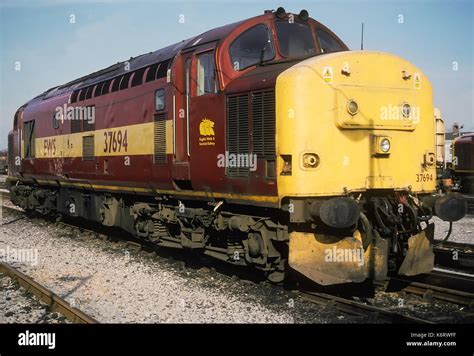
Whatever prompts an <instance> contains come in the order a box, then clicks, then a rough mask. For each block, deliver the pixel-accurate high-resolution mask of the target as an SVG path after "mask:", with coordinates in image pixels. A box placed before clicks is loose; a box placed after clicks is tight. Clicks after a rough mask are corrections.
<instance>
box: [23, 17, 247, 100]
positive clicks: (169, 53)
mask: <svg viewBox="0 0 474 356" xmlns="http://www.w3.org/2000/svg"><path fill="white" fill-rule="evenodd" d="M244 21H246V20H243V21H239V22H235V23H232V24H228V25H225V26H221V27H216V28H213V29H211V30H209V31H206V32H204V33H202V34H200V35H197V36H194V37H191V38H188V39H187V40H183V41H181V42H178V43H175V44H172V45H169V46H167V47H164V48H161V49H159V50H156V51H154V52H149V53H145V54H142V55H139V56H137V57H130V59H128V60H125V61H122V62H117V63H116V64H113V65H111V66H109V67H107V68H104V69H101V70H99V71H97V72H94V73H91V74H88V75H85V76H83V77H80V78H78V79H75V80H72V81H70V82H68V83H66V84H63V85H59V86H56V87H53V88H51V89H48V90H46V91H45V92H43V93H42V94H40V95H38V96H36V97H35V98H33V99H32V100H30V101H28V102H27V103H26V104H25V106H26V105H28V104H32V103H33V102H36V101H40V100H44V99H49V98H52V97H55V96H57V95H61V94H65V93H68V92H70V91H72V90H74V89H77V88H81V87H85V86H88V85H91V84H95V83H98V82H101V81H103V80H107V79H112V78H114V77H116V76H119V75H122V74H124V73H126V72H131V71H134V70H136V69H139V68H143V67H147V66H149V65H151V64H155V63H158V62H163V61H166V60H169V59H172V58H174V57H175V56H176V54H178V53H179V51H181V50H185V49H189V48H192V47H194V46H195V45H197V43H196V41H197V40H199V45H201V44H204V43H210V42H215V41H219V40H220V39H222V38H224V37H225V36H227V35H228V34H229V33H230V32H231V31H232V30H234V29H235V28H236V27H237V26H238V25H240V24H241V23H243V22H244ZM127 62H128V63H129V65H130V68H129V70H126V69H125V63H127Z"/></svg>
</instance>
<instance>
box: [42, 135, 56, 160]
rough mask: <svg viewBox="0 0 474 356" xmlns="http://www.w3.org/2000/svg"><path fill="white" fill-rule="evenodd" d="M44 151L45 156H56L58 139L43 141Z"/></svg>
mask: <svg viewBox="0 0 474 356" xmlns="http://www.w3.org/2000/svg"><path fill="white" fill-rule="evenodd" d="M43 149H44V155H45V156H54V155H56V139H55V138H48V139H45V140H43Z"/></svg>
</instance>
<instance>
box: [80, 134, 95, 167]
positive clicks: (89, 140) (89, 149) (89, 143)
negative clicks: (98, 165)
mask: <svg viewBox="0 0 474 356" xmlns="http://www.w3.org/2000/svg"><path fill="white" fill-rule="evenodd" d="M82 160H83V161H93V160H94V136H83V137H82Z"/></svg>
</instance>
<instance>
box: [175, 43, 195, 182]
mask: <svg viewBox="0 0 474 356" xmlns="http://www.w3.org/2000/svg"><path fill="white" fill-rule="evenodd" d="M192 59H193V52H187V53H182V54H180V56H179V57H178V58H177V60H176V64H175V68H174V75H173V83H174V86H173V87H174V89H173V155H174V160H173V182H174V184H175V185H176V186H177V188H179V189H192V185H191V176H190V168H189V164H190V157H191V151H190V147H189V139H190V138H189V125H190V119H191V118H190V105H191V80H192V79H191V67H192Z"/></svg>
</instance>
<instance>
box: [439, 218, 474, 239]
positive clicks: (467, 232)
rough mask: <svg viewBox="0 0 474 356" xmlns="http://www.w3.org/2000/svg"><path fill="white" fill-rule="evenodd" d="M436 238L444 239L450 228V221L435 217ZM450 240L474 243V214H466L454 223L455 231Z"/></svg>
mask: <svg viewBox="0 0 474 356" xmlns="http://www.w3.org/2000/svg"><path fill="white" fill-rule="evenodd" d="M433 221H434V222H435V224H436V225H435V239H443V238H444V237H445V236H446V234H447V233H448V230H449V223H447V222H445V221H442V220H441V219H439V218H437V217H434V218H433ZM449 241H456V242H460V243H469V244H474V215H466V216H465V217H464V218H463V219H461V220H459V221H456V222H454V223H453V231H452V232H451V236H450V237H449Z"/></svg>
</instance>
